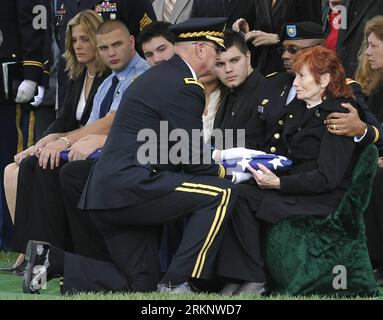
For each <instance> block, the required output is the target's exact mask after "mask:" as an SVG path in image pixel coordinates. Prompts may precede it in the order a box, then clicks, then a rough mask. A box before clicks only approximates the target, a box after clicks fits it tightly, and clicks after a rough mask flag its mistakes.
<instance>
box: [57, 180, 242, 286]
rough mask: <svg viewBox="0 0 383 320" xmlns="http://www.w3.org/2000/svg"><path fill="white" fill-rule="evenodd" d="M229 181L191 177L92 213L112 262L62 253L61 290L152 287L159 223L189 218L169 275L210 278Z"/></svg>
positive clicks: (228, 206) (228, 202) (229, 204)
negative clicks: (146, 197) (155, 195)
mask: <svg viewBox="0 0 383 320" xmlns="http://www.w3.org/2000/svg"><path fill="white" fill-rule="evenodd" d="M233 186H234V185H233V184H231V182H229V181H228V180H225V179H220V178H216V177H211V176H194V177H193V178H192V179H191V180H189V181H188V182H185V183H183V184H182V185H180V186H178V187H177V188H176V189H175V190H174V191H172V192H171V193H169V194H167V195H165V196H163V197H162V198H159V199H153V200H151V201H148V202H143V203H140V204H138V205H134V206H131V207H126V208H122V209H118V210H99V211H94V212H92V211H90V217H91V218H92V220H93V222H94V223H95V225H96V227H97V228H98V230H99V231H100V232H101V234H102V235H103V236H104V238H105V241H106V244H107V248H108V251H109V253H110V256H111V257H112V260H113V263H108V262H101V261H96V260H91V259H87V258H84V257H80V256H76V255H73V254H66V256H65V266H64V291H65V292H73V291H126V290H128V291H140V292H145V291H154V290H156V288H157V283H158V282H159V281H160V263H159V253H158V252H159V244H160V239H161V237H160V236H161V226H162V224H163V223H165V222H169V221H171V220H173V219H176V218H179V217H182V216H189V220H188V223H187V225H186V226H185V229H184V233H183V237H182V240H181V243H180V245H179V247H178V249H177V251H176V254H175V255H174V256H173V259H172V261H171V263H170V266H169V268H168V271H167V275H166V276H167V279H170V282H172V280H171V279H172V276H175V277H176V278H177V279H178V280H179V279H184V281H188V280H189V278H201V279H209V278H210V277H211V276H212V275H213V274H214V270H215V259H216V256H217V252H218V249H219V245H220V242H221V239H222V234H223V231H224V228H225V224H226V222H227V220H228V218H229V216H230V213H231V212H232V209H233V206H234V203H235V198H236V195H235V190H234V189H233Z"/></svg>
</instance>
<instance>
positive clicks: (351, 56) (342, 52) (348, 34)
mask: <svg viewBox="0 0 383 320" xmlns="http://www.w3.org/2000/svg"><path fill="white" fill-rule="evenodd" d="M344 2H345V3H344V5H345V6H346V8H347V9H348V10H347V12H348V16H347V29H340V30H339V36H338V43H337V50H336V51H337V53H338V56H339V58H340V59H341V61H342V64H343V66H344V68H345V69H346V75H347V76H348V77H354V75H355V71H356V68H357V66H358V59H357V57H358V52H359V49H360V47H361V45H362V42H363V31H364V27H365V25H366V22H367V21H369V20H371V19H372V18H373V17H375V16H377V15H382V14H383V1H381V0H363V1H361V0H345V1H344Z"/></svg>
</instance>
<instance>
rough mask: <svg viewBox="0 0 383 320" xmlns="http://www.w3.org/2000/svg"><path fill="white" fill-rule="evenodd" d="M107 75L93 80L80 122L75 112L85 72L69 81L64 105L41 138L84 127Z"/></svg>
mask: <svg viewBox="0 0 383 320" xmlns="http://www.w3.org/2000/svg"><path fill="white" fill-rule="evenodd" d="M109 73H110V72H109V71H107V72H105V73H104V74H103V75H102V76H96V77H95V78H94V80H93V84H92V87H91V89H90V92H89V95H88V99H87V101H86V105H85V108H84V112H83V114H82V116H81V119H80V121H78V120H77V119H76V110H77V105H78V101H79V100H80V94H81V91H82V87H83V85H84V79H85V75H86V71H84V72H83V73H82V75H81V76H80V77H79V78H77V79H75V80H70V81H69V85H68V88H67V92H66V96H65V100H64V105H63V106H62V107H61V108H60V111H59V115H58V117H57V119H56V120H55V121H54V122H52V123H51V124H50V126H49V127H48V128H47V129H46V130H45V132H44V133H43V136H46V135H48V134H50V133H59V132H69V131H72V130H75V129H78V128H79V127H82V126H84V125H85V124H86V123H87V121H88V119H89V116H90V113H91V111H92V106H93V98H94V96H95V94H96V92H97V89H98V87H99V86H100V84H101V83H102V82H103V81H104V80H105V78H106V77H107V76H108V75H109Z"/></svg>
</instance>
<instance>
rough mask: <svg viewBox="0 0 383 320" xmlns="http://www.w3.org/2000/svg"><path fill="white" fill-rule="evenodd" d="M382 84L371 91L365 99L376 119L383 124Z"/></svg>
mask: <svg viewBox="0 0 383 320" xmlns="http://www.w3.org/2000/svg"><path fill="white" fill-rule="evenodd" d="M382 103H383V85H381V86H380V87H379V88H378V89H377V90H376V91H375V92H373V93H372V94H371V95H370V96H369V97H368V100H367V104H368V108H369V109H370V110H371V112H372V113H373V114H374V115H375V116H376V117H377V118H378V121H379V122H380V123H381V124H383V107H382Z"/></svg>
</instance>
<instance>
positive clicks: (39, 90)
mask: <svg viewBox="0 0 383 320" xmlns="http://www.w3.org/2000/svg"><path fill="white" fill-rule="evenodd" d="M44 92H45V88H44V87H43V86H38V87H37V95H35V98H34V99H33V101H32V102H31V105H32V106H34V107H38V106H39V105H40V104H41V102H43V98H44Z"/></svg>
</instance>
